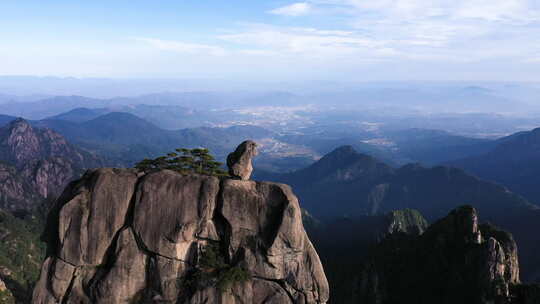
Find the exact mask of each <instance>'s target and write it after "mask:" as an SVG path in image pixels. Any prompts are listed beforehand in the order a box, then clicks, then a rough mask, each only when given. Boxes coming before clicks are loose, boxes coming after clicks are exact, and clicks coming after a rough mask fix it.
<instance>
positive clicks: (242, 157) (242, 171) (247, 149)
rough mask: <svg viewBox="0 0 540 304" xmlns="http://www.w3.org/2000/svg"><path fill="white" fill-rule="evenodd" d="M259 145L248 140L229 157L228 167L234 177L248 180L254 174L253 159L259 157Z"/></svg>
mask: <svg viewBox="0 0 540 304" xmlns="http://www.w3.org/2000/svg"><path fill="white" fill-rule="evenodd" d="M257 153H258V152H257V144H256V143H255V142H254V141H251V140H246V141H244V142H243V143H241V144H240V145H239V146H238V147H237V148H236V150H235V151H234V152H232V153H230V154H229V155H228V156H227V166H228V167H229V174H230V175H231V176H232V177H235V178H239V179H241V180H248V179H249V178H250V177H251V172H253V166H252V164H251V159H252V158H253V157H254V156H256V155H257Z"/></svg>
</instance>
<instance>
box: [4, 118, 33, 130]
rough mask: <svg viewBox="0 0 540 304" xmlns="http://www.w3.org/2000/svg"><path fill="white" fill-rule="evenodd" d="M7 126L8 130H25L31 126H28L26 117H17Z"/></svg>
mask: <svg viewBox="0 0 540 304" xmlns="http://www.w3.org/2000/svg"><path fill="white" fill-rule="evenodd" d="M7 128H8V129H9V130H17V131H26V130H31V129H32V126H30V124H29V123H28V121H27V120H26V119H24V118H22V117H19V118H16V119H14V120H12V121H11V122H10V123H9V124H7Z"/></svg>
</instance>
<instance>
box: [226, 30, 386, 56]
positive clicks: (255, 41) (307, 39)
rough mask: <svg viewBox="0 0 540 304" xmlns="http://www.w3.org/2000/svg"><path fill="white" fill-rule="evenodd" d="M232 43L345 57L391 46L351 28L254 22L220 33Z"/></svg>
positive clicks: (283, 53) (282, 52)
mask: <svg viewBox="0 0 540 304" xmlns="http://www.w3.org/2000/svg"><path fill="white" fill-rule="evenodd" d="M219 38H220V39H222V40H224V41H227V42H229V43H235V44H239V45H245V46H250V47H256V49H257V50H259V51H258V52H259V53H261V51H260V50H266V53H267V54H269V52H271V53H273V54H279V56H291V55H301V56H304V57H311V58H313V57H324V56H326V57H329V58H331V57H333V56H346V55H353V54H359V53H362V52H364V53H365V52H366V51H367V50H370V49H371V50H376V49H379V48H380V49H382V48H385V49H386V51H385V52H384V53H388V47H386V46H385V43H384V42H380V41H376V40H372V39H368V38H365V37H362V36H360V35H357V34H355V33H354V32H351V31H334V30H319V29H315V28H300V27H278V26H272V25H267V24H251V25H246V27H245V28H244V29H243V30H242V31H239V32H236V33H229V34H224V35H221V36H219Z"/></svg>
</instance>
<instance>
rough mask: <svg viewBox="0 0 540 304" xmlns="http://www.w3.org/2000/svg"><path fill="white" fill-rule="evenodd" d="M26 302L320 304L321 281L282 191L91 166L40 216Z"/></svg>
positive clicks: (295, 210) (291, 202)
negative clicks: (35, 267)
mask: <svg viewBox="0 0 540 304" xmlns="http://www.w3.org/2000/svg"><path fill="white" fill-rule="evenodd" d="M46 234H47V235H49V236H50V239H49V240H48V257H47V259H46V260H45V262H44V263H43V266H42V272H41V277H40V280H39V281H38V283H37V286H36V288H35V289H34V295H33V303H38V304H44V303H189V304H199V303H200V304H202V303H223V304H225V303H227V304H229V303H232V304H234V303H237V304H241V303H242V304H243V303H246V304H247V303H250V304H251V303H306V304H307V303H325V302H326V301H327V299H328V296H329V290H328V283H327V280H326V277H325V275H324V271H323V268H322V265H321V263H320V261H319V257H318V255H317V253H316V251H315V250H314V248H313V246H312V244H311V242H310V241H309V239H308V237H307V235H306V233H305V231H304V228H303V225H302V220H301V209H300V207H299V205H298V201H297V199H296V197H295V196H294V194H293V193H292V191H291V189H290V188H289V187H288V186H286V185H282V184H276V183H266V182H264V183H262V182H255V181H243V180H232V179H224V180H220V179H218V178H216V177H209V176H200V175H180V174H178V173H176V172H172V171H167V170H164V171H159V172H154V173H150V174H146V175H142V174H141V173H138V172H137V171H134V170H130V169H98V170H94V171H89V172H87V173H86V174H85V176H84V177H83V178H82V179H81V180H79V181H76V182H73V183H72V184H70V186H68V187H67V188H66V190H65V191H64V193H63V195H62V196H61V198H60V199H59V200H58V201H57V203H56V206H55V208H54V209H53V211H52V212H51V214H50V216H49V221H48V224H47V232H46Z"/></svg>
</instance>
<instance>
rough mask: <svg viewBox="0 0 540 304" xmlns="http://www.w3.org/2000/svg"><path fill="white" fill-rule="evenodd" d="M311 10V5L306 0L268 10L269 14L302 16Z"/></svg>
mask: <svg viewBox="0 0 540 304" xmlns="http://www.w3.org/2000/svg"><path fill="white" fill-rule="evenodd" d="M310 12H311V5H310V4H309V3H307V2H297V3H293V4H291V5H287V6H283V7H279V8H276V9H273V10H271V11H269V13H271V14H275V15H284V16H303V15H307V14H309V13H310Z"/></svg>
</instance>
